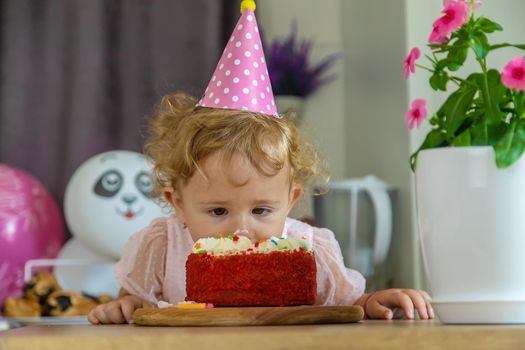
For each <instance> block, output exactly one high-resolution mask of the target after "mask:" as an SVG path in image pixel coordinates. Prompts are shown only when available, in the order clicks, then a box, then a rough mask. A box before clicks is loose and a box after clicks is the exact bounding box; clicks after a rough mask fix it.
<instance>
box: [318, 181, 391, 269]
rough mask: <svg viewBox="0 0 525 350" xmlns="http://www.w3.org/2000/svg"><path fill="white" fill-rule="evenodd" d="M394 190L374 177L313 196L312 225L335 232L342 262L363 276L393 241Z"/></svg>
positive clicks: (383, 257)
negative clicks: (314, 223) (313, 217)
mask: <svg viewBox="0 0 525 350" xmlns="http://www.w3.org/2000/svg"><path fill="white" fill-rule="evenodd" d="M393 192H394V190H393V188H392V187H391V186H390V185H388V184H386V183H385V182H383V181H381V180H380V179H379V178H377V177H376V176H374V175H368V176H365V177H362V178H354V179H347V180H343V181H338V182H334V183H332V184H331V186H330V189H329V191H328V193H326V194H324V195H321V196H315V197H314V212H315V222H316V225H317V226H319V227H326V228H329V229H331V230H332V231H334V233H335V236H336V239H337V240H338V241H339V244H340V245H341V250H342V253H343V257H344V259H345V263H346V265H347V266H348V267H350V268H352V269H355V270H358V271H359V272H361V273H362V274H363V275H364V276H365V277H371V276H372V275H374V272H375V271H376V269H377V268H378V267H379V266H381V265H382V264H383V263H384V262H385V260H386V257H387V255H388V251H389V248H390V241H391V238H392V227H393V222H392V194H393Z"/></svg>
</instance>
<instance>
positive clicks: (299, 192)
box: [288, 185, 304, 210]
mask: <svg viewBox="0 0 525 350" xmlns="http://www.w3.org/2000/svg"><path fill="white" fill-rule="evenodd" d="M303 193H304V190H303V187H302V186H299V185H292V188H291V190H290V198H289V201H288V210H292V208H293V207H294V206H295V205H296V204H297V202H298V201H299V199H301V197H302V196H303Z"/></svg>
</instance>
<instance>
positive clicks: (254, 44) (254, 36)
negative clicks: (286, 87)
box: [197, 0, 278, 117]
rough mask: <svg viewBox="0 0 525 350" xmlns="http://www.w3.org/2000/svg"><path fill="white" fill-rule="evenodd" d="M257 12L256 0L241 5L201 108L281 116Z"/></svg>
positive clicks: (243, 2)
mask: <svg viewBox="0 0 525 350" xmlns="http://www.w3.org/2000/svg"><path fill="white" fill-rule="evenodd" d="M254 11H255V2H254V1H253V0H252V1H250V0H243V1H242V2H241V18H240V19H239V21H238V22H237V25H236V26H235V28H234V29H233V33H232V35H231V36H230V39H229V40H228V43H227V45H226V48H225V49H224V52H223V53H222V56H221V59H220V60H219V63H218V64H217V67H216V68H215V72H214V73H213V76H212V78H211V80H210V82H209V83H208V87H207V88H206V91H204V95H203V96H202V98H201V100H200V101H199V102H198V103H197V106H202V107H210V108H226V109H237V110H248V111H252V112H258V113H264V114H269V115H273V116H276V117H277V116H278V114H277V108H276V107H275V101H274V98H273V91H272V85H271V83H270V77H269V76H268V69H267V68H266V61H265V58H264V51H263V47H262V44H261V37H260V35H259V28H258V27H257V20H256V19H255V12H254Z"/></svg>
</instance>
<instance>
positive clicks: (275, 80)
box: [266, 21, 338, 97]
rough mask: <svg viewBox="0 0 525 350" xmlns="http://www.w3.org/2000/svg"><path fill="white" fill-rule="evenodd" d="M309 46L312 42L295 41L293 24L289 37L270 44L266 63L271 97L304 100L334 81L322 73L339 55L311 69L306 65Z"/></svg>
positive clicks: (328, 57) (308, 64)
mask: <svg viewBox="0 0 525 350" xmlns="http://www.w3.org/2000/svg"><path fill="white" fill-rule="evenodd" d="M312 45H313V41H312V40H299V39H297V23H296V21H293V23H292V31H291V33H290V35H289V36H288V37H286V38H283V39H274V40H273V42H272V43H271V44H270V49H269V50H268V51H267V53H266V56H267V57H266V61H267V66H268V72H269V75H270V81H271V83H272V89H273V93H274V94H276V95H295V96H302V97H307V96H308V95H310V94H312V93H313V92H315V91H316V90H317V89H319V88H320V87H321V86H322V85H324V84H326V83H328V82H330V81H332V80H333V79H334V78H335V75H330V76H325V74H324V73H325V72H326V71H327V70H328V69H329V68H330V67H331V66H332V65H333V63H334V62H335V60H336V59H337V58H338V54H332V55H329V56H327V57H325V58H324V59H323V60H321V62H319V63H318V64H316V65H313V66H312V65H311V64H310V62H309V58H310V55H311V49H312Z"/></svg>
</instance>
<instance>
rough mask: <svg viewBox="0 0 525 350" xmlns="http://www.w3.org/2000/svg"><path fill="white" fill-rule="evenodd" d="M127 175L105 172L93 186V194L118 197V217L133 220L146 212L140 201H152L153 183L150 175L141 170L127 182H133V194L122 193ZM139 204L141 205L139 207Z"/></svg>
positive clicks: (114, 171) (116, 207)
mask: <svg viewBox="0 0 525 350" xmlns="http://www.w3.org/2000/svg"><path fill="white" fill-rule="evenodd" d="M124 180H125V174H122V173H121V172H120V171H119V170H118V169H110V170H107V171H105V172H104V173H103V174H102V175H101V176H100V177H99V178H98V180H97V182H96V183H95V185H94V186H93V192H94V193H95V194H96V195H98V196H101V197H105V198H113V197H115V196H117V197H118V198H120V200H121V201H120V202H119V201H117V203H116V205H115V211H116V212H117V214H118V215H120V216H122V217H124V218H126V219H133V218H134V217H136V216H138V215H141V214H142V213H143V212H144V206H143V205H140V200H141V199H142V198H143V199H145V200H151V198H152V196H151V193H152V191H153V181H152V179H151V175H150V173H148V172H147V171H144V170H141V171H139V172H138V173H137V174H135V176H131V177H130V178H129V179H127V181H132V182H133V184H134V186H135V188H134V191H133V192H128V193H122V191H121V189H122V187H123V186H124ZM137 203H139V204H138V205H137Z"/></svg>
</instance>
